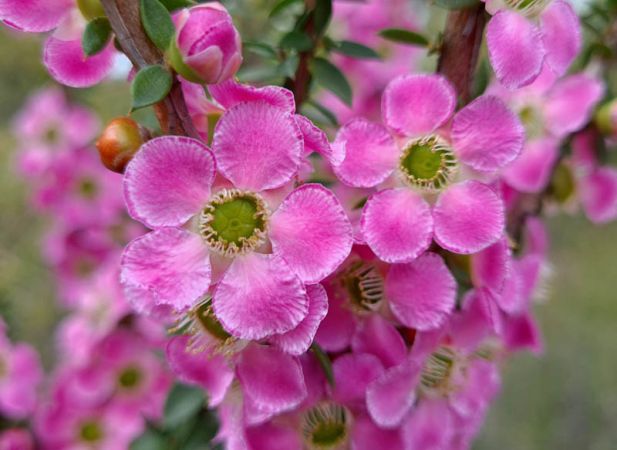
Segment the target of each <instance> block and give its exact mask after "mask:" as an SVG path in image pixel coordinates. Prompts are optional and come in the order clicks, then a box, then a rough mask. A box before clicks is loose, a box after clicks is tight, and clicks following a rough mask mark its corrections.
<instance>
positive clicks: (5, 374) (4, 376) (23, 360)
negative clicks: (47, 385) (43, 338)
mask: <svg viewBox="0 0 617 450" xmlns="http://www.w3.org/2000/svg"><path fill="white" fill-rule="evenodd" d="M42 378H43V370H42V368H41V362H40V360H39V356H38V354H37V353H36V351H35V350H34V349H33V348H32V347H31V346H30V345H28V344H24V343H18V344H12V343H11V342H10V341H9V339H8V337H7V336H6V326H5V325H4V322H3V321H2V320H0V413H1V414H2V415H3V416H7V417H10V418H12V419H24V418H26V417H27V416H28V415H29V414H31V413H32V412H33V411H34V408H35V406H36V404H37V389H38V386H39V383H40V382H41V381H42Z"/></svg>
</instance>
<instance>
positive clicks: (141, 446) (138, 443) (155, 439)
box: [131, 428, 168, 450]
mask: <svg viewBox="0 0 617 450" xmlns="http://www.w3.org/2000/svg"><path fill="white" fill-rule="evenodd" d="M167 448H168V446H167V441H166V439H165V437H164V436H163V435H162V434H161V433H159V432H158V431H156V430H153V429H152V428H148V429H146V431H145V432H144V434H142V435H141V436H139V437H138V438H137V439H135V440H134V441H133V442H132V443H131V450H165V449H167Z"/></svg>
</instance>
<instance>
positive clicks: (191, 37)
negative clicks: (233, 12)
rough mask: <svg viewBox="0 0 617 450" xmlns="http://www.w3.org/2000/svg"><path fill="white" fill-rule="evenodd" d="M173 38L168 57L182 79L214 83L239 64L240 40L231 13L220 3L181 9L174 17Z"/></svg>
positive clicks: (225, 76) (227, 77) (229, 73)
mask: <svg viewBox="0 0 617 450" xmlns="http://www.w3.org/2000/svg"><path fill="white" fill-rule="evenodd" d="M175 22H176V28H177V31H176V37H175V39H174V40H173V41H172V43H171V46H170V49H169V53H168V59H169V63H170V64H171V65H172V66H173V68H174V69H175V70H176V72H178V73H179V74H180V75H182V76H183V77H184V78H185V79H187V80H189V81H193V82H195V83H205V84H217V83H220V82H222V81H225V80H227V79H229V78H231V77H233V76H234V74H235V73H236V71H237V70H238V68H239V67H240V64H241V63H242V43H241V40H240V35H239V33H238V31H237V30H236V28H235V27H234V25H233V23H232V20H231V16H230V15H229V13H228V12H227V10H226V9H225V8H224V7H223V6H222V5H221V4H219V3H207V4H204V5H199V6H195V7H193V8H189V9H184V10H182V11H181V12H180V13H178V15H177V16H176V17H175Z"/></svg>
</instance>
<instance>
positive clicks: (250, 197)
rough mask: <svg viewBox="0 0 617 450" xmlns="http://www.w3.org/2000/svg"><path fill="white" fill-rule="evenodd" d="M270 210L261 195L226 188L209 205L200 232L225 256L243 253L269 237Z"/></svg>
mask: <svg viewBox="0 0 617 450" xmlns="http://www.w3.org/2000/svg"><path fill="white" fill-rule="evenodd" d="M267 225H268V209H267V207H266V203H265V202H264V200H263V199H262V198H261V197H260V196H259V195H257V194H255V193H253V192H249V191H241V190H239V189H223V190H222V191H221V192H219V193H218V194H216V195H215V196H214V197H213V198H212V199H211V200H210V202H208V204H207V205H206V206H205V208H204V209H203V211H202V212H201V216H200V218H199V231H200V233H201V235H202V236H203V238H204V240H205V241H206V243H207V244H208V246H209V247H210V248H211V249H212V250H214V251H215V252H217V253H220V254H222V255H224V256H228V257H231V256H236V255H242V254H246V253H248V252H250V251H251V250H254V249H256V248H257V247H259V246H260V245H261V244H263V243H264V242H265V240H266V229H267Z"/></svg>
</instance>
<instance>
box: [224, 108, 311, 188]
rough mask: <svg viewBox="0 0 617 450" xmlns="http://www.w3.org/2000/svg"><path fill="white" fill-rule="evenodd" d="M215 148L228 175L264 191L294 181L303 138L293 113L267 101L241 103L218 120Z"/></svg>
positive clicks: (238, 182)
mask: <svg viewBox="0 0 617 450" xmlns="http://www.w3.org/2000/svg"><path fill="white" fill-rule="evenodd" d="M212 149H213V151H214V154H215V156H216V161H217V164H218V167H219V170H220V172H221V173H222V174H223V175H224V176H225V178H228V179H229V180H230V181H231V182H232V183H234V184H235V185H236V187H239V188H243V189H252V190H256V191H261V190H264V189H274V188H277V187H280V186H282V185H283V184H285V183H287V182H288V181H290V180H291V178H292V176H293V175H294V174H295V173H296V172H297V170H298V167H299V164H300V155H301V153H302V151H303V149H304V140H303V138H302V132H301V131H300V128H299V127H298V125H297V124H296V121H295V119H294V116H293V115H292V114H291V113H289V112H287V111H285V110H283V109H281V108H277V107H274V106H271V105H269V104H267V103H265V102H254V103H241V104H238V105H235V106H234V107H232V108H231V109H229V110H228V111H227V112H226V113H225V114H223V117H221V119H220V120H219V122H218V124H217V126H216V129H215V131H214V139H213V141H212Z"/></svg>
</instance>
